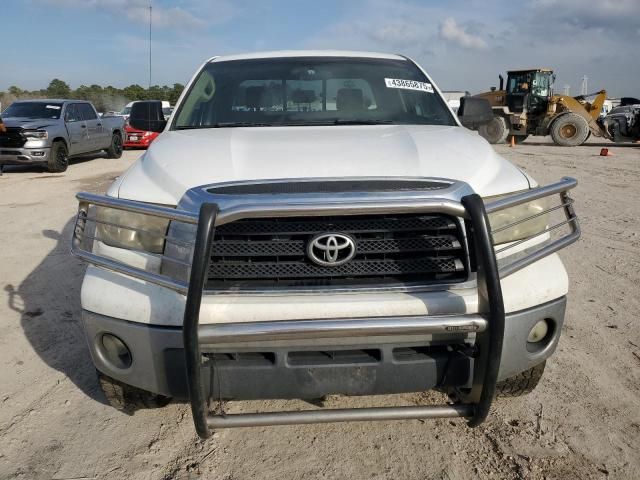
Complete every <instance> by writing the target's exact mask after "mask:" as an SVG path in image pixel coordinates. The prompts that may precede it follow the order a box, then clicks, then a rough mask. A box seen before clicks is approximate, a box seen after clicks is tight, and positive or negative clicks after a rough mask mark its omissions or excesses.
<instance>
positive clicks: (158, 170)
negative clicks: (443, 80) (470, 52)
mask: <svg viewBox="0 0 640 480" xmlns="http://www.w3.org/2000/svg"><path fill="white" fill-rule="evenodd" d="M186 92H187V94H186V95H185V96H184V97H183V99H182V100H181V101H180V102H179V103H178V105H177V106H176V111H175V112H174V114H173V116H172V119H171V121H170V123H168V124H167V122H165V121H164V120H159V119H160V117H161V115H162V112H161V105H160V103H159V102H155V104H149V105H146V106H142V105H136V104H134V105H133V107H132V111H131V118H130V123H131V126H132V127H134V128H138V129H140V130H153V131H158V132H162V133H161V134H160V136H159V137H158V139H157V140H156V141H155V142H153V144H151V146H150V147H149V149H148V150H147V151H146V152H145V154H144V155H142V157H141V158H140V159H139V160H137V161H136V162H135V163H134V164H133V165H132V166H131V167H130V168H129V170H128V171H127V172H126V173H125V174H124V175H121V176H120V177H119V178H118V179H117V180H116V181H115V182H114V183H113V185H112V186H111V187H110V188H109V190H108V192H107V195H95V194H90V193H80V194H78V199H79V201H80V207H79V214H78V217H77V223H76V225H75V228H74V229H73V232H74V233H73V243H72V245H73V248H72V251H73V253H74V254H75V255H77V256H79V257H80V258H82V259H84V260H86V261H87V262H89V263H90V265H89V267H88V268H87V271H86V274H85V277H84V281H83V285H82V298H81V303H82V312H83V313H82V319H83V320H82V321H83V325H84V330H85V333H86V337H87V340H88V344H89V349H90V352H91V356H92V358H93V362H94V363H95V366H96V368H97V370H98V376H99V379H100V384H101V386H102V388H103V390H104V393H105V395H106V398H107V399H108V400H109V402H111V404H112V405H113V406H114V407H116V408H120V409H124V410H134V409H135V408H139V407H141V406H162V405H165V404H166V403H167V402H168V401H169V400H170V399H171V398H173V399H176V400H183V401H184V400H186V401H189V402H190V403H191V410H192V413H193V418H194V422H195V426H196V430H197V432H198V434H199V435H200V436H202V437H207V436H209V435H210V434H211V432H212V430H213V429H216V428H225V427H242V426H257V425H260V426H264V425H281V424H298V423H314V422H333V421H349V420H360V421H362V420H391V419H394V420H399V419H409V418H436V417H467V418H469V425H470V426H476V425H479V424H480V423H481V422H482V421H483V420H484V419H485V418H486V416H487V415H488V413H489V407H490V405H491V402H492V400H493V398H494V394H495V393H496V392H498V393H504V394H506V395H522V394H525V393H528V392H530V391H531V390H532V389H533V388H534V387H535V386H536V385H537V383H538V382H539V380H540V379H541V376H542V373H543V371H544V366H545V362H546V361H547V359H548V358H549V357H550V356H551V355H552V353H553V352H554V350H555V348H556V345H557V344H558V339H559V337H560V332H561V331H562V325H563V322H564V311H565V304H566V296H567V291H568V278H567V273H566V271H565V268H564V266H563V264H562V261H561V260H560V258H559V257H558V255H557V253H556V252H557V251H558V250H559V249H560V248H563V247H565V246H567V245H569V244H570V243H572V242H574V241H576V240H577V239H578V237H579V235H580V230H579V227H578V222H577V218H576V215H575V212H574V210H573V206H572V201H571V199H570V198H569V197H568V193H567V192H568V191H569V190H570V189H571V188H573V187H574V186H575V185H576V182H575V180H573V179H568V178H565V179H562V180H560V181H559V182H557V183H554V184H551V185H547V186H539V185H538V184H537V183H536V182H535V181H534V180H533V179H532V178H530V177H529V176H528V175H527V174H526V173H524V172H523V171H521V170H520V169H518V168H517V167H516V166H514V165H513V164H511V163H509V162H508V161H507V160H506V159H504V158H503V157H501V156H500V155H498V154H497V153H496V152H495V151H494V150H493V148H492V147H491V146H490V145H489V144H488V143H487V141H486V140H484V139H483V138H482V137H480V136H479V135H477V133H475V132H472V131H470V130H468V129H467V128H464V126H463V125H466V126H470V127H477V126H478V125H479V124H485V123H486V122H489V121H490V120H491V119H492V112H491V108H490V106H489V104H488V102H487V101H486V100H483V99H479V98H472V97H463V98H462V99H461V101H460V102H461V103H460V108H459V111H458V117H455V116H454V115H453V114H452V112H451V110H450V109H449V108H448V107H447V105H446V103H445V100H444V99H443V97H442V96H441V94H440V92H439V90H438V88H437V87H436V86H435V85H434V84H433V82H432V81H431V80H430V78H429V76H428V75H427V73H426V72H425V71H424V70H423V69H422V68H420V67H419V66H418V65H417V64H416V63H414V62H413V61H412V60H410V59H407V58H406V57H404V56H400V55H389V54H378V53H362V52H357V53H354V52H336V51H331V52H322V51H320V52H318V51H312V52H274V53H260V54H246V55H234V56H222V57H216V58H214V59H212V60H210V61H208V62H206V63H205V64H204V65H203V66H202V67H201V69H200V70H199V71H198V72H197V73H196V74H195V76H194V77H193V79H192V80H191V81H190V83H189V84H188V86H187V88H186ZM145 116H148V117H147V118H145ZM551 215H559V216H561V217H562V218H563V219H564V220H562V222H561V223H558V224H556V222H555V220H553V219H552V217H551ZM552 234H553V236H552ZM431 389H438V390H440V391H444V392H446V393H448V394H449V396H450V399H451V402H452V403H450V404H443V405H435V406H434V405H420V406H418V405H412V406H407V407H401V406H398V407H385V408H361V409H339V410H333V409H314V410H307V411H290V412H266V413H253V414H224V413H222V414H220V413H218V414H213V413H210V412H209V409H208V401H209V400H212V401H215V400H226V399H232V400H253V399H270V398H302V399H317V398H321V397H323V396H325V395H329V394H346V395H376V394H389V393H401V392H421V391H427V390H431Z"/></svg>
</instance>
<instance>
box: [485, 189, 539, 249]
mask: <svg viewBox="0 0 640 480" xmlns="http://www.w3.org/2000/svg"><path fill="white" fill-rule="evenodd" d="M504 197H505V196H504V195H503V196H500V197H490V198H486V199H485V202H486V203H490V202H491V201H492V200H499V199H500V198H504ZM548 208H549V207H548V197H543V198H540V199H538V200H533V201H531V202H528V203H523V204H522V205H517V206H515V207H511V208H505V209H504V210H499V211H497V212H493V213H490V214H489V223H490V224H491V230H492V232H493V243H494V244H495V245H499V244H501V243H509V242H515V241H517V240H522V239H525V238H528V237H531V236H533V235H536V234H538V233H541V232H543V231H544V230H546V229H547V227H548V226H549V212H546V213H543V212H545V210H547V209H548ZM527 219H528V220H527ZM516 222H521V223H517V225H513V226H512V227H508V228H505V229H504V230H501V229H502V228H504V227H505V226H507V225H509V224H512V223H516Z"/></svg>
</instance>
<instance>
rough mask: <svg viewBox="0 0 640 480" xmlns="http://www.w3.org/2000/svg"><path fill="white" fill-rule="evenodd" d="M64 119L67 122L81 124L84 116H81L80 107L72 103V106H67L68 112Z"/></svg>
mask: <svg viewBox="0 0 640 480" xmlns="http://www.w3.org/2000/svg"><path fill="white" fill-rule="evenodd" d="M64 118H65V120H66V121H67V122H70V123H71V122H79V121H80V120H82V116H81V115H80V111H79V110H78V105H77V104H75V103H72V104H71V105H67V111H66V113H65V114H64Z"/></svg>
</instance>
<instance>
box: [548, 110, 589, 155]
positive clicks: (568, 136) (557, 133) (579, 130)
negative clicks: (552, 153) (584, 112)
mask: <svg viewBox="0 0 640 480" xmlns="http://www.w3.org/2000/svg"><path fill="white" fill-rule="evenodd" d="M550 133H551V138H552V139H553V141H554V143H555V144H556V145H560V146H561V147H577V146H579V145H582V144H583V143H584V142H585V141H586V140H587V137H588V136H589V124H588V123H587V121H586V120H585V119H584V118H583V117H581V116H580V115H578V114H577V113H565V114H564V115H561V116H560V117H558V118H557V119H556V120H554V122H553V123H552V124H551V131H550Z"/></svg>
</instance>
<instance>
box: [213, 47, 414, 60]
mask: <svg viewBox="0 0 640 480" xmlns="http://www.w3.org/2000/svg"><path fill="white" fill-rule="evenodd" d="M283 57H285V58H287V57H291V58H295V57H347V58H348V57H351V58H383V59H387V60H406V58H405V57H403V56H401V55H396V54H392V53H378V52H359V51H349V50H279V51H272V52H253V53H240V54H237V55H221V56H219V57H212V58H210V59H209V62H226V61H229V60H251V59H258V58H283Z"/></svg>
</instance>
